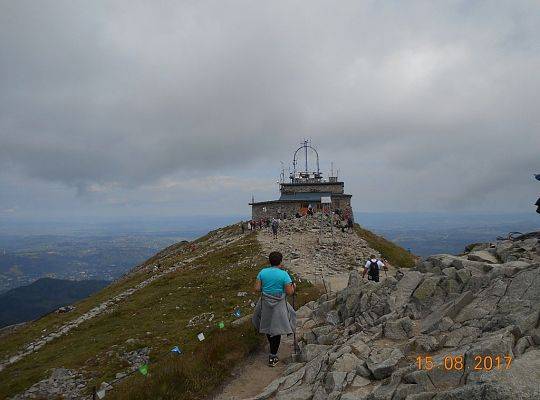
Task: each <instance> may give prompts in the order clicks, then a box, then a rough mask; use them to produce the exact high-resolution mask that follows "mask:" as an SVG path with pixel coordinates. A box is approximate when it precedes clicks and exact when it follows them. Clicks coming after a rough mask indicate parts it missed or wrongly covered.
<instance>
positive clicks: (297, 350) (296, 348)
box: [292, 285, 301, 362]
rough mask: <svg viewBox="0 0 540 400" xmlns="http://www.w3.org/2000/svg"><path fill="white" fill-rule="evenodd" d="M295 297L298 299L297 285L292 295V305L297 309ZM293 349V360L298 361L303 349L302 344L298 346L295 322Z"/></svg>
mask: <svg viewBox="0 0 540 400" xmlns="http://www.w3.org/2000/svg"><path fill="white" fill-rule="evenodd" d="M295 299H296V285H294V292H293V295H292V307H293V310H295V311H296V309H295V307H296V305H295ZM293 350H294V353H293V360H294V362H298V361H299V358H300V354H301V351H300V346H298V340H296V324H294V329H293Z"/></svg>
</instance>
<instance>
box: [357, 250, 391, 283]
mask: <svg viewBox="0 0 540 400" xmlns="http://www.w3.org/2000/svg"><path fill="white" fill-rule="evenodd" d="M381 268H383V269H384V270H385V271H388V267H387V266H386V264H385V263H383V262H382V261H381V260H379V259H377V257H375V256H374V255H372V256H371V257H369V260H367V262H366V265H364V272H363V273H362V279H364V276H366V273H367V274H368V280H370V281H374V282H379V272H380V270H381Z"/></svg>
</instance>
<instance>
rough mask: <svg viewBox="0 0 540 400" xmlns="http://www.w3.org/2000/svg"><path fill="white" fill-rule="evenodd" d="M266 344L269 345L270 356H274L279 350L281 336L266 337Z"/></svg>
mask: <svg viewBox="0 0 540 400" xmlns="http://www.w3.org/2000/svg"><path fill="white" fill-rule="evenodd" d="M266 337H267V338H268V343H270V354H273V355H276V354H277V352H278V350H279V343H280V342H281V335H276V336H270V335H266Z"/></svg>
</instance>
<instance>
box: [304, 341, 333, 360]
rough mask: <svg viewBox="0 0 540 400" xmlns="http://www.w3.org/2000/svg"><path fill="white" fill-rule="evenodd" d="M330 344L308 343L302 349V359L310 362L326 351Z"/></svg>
mask: <svg viewBox="0 0 540 400" xmlns="http://www.w3.org/2000/svg"><path fill="white" fill-rule="evenodd" d="M329 347H330V346H328V345H322V344H308V345H306V346H304V348H303V349H302V359H303V361H304V362H309V361H311V360H313V359H314V358H315V357H317V356H318V355H319V354H321V353H322V352H324V351H326V350H327V349H328V348H329Z"/></svg>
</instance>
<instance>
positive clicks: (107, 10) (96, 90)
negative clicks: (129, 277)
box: [0, 1, 540, 212]
mask: <svg viewBox="0 0 540 400" xmlns="http://www.w3.org/2000/svg"><path fill="white" fill-rule="evenodd" d="M538 43H540V5H539V4H538V2H535V1H516V2H503V1H500V2H499V1H495V2H489V3H486V2H470V1H447V2H436V3H435V2H426V1H413V2H376V1H364V2H358V1H343V2H339V3H335V2H328V1H277V2H270V3H268V4H262V3H260V2H251V1H233V2H230V3H227V4H225V3H223V2H221V1H183V2H172V1H171V2H168V1H164V2H138V1H129V2H128V1H114V2H91V3H88V2H78V1H44V2H39V3H36V2H31V1H17V2H10V3H8V2H5V3H3V5H2V12H1V13H0V53H1V54H2V56H1V57H0V87H1V89H2V90H1V92H0V144H1V145H0V168H1V170H2V172H1V174H0V187H3V189H4V190H2V192H4V194H3V195H2V194H0V209H10V210H11V209H14V207H15V206H16V205H17V203H24V204H26V209H27V210H29V209H31V208H32V207H33V206H35V203H34V200H32V199H35V197H36V196H37V197H38V198H39V197H40V196H42V197H43V198H46V199H47V201H50V202H52V203H54V204H57V205H59V207H60V208H65V206H68V207H70V206H73V207H74V208H77V207H80V212H84V209H87V208H88V207H97V205H96V204H98V205H99V207H101V206H103V205H104V204H110V202H111V201H112V202H113V203H114V204H124V205H126V204H129V205H131V206H132V207H133V211H134V212H135V211H136V210H137V207H139V206H141V204H143V203H144V204H146V206H145V207H150V208H151V207H156V209H159V207H160V205H159V202H158V203H156V204H154V203H153V202H152V201H151V200H149V199H148V197H161V196H163V197H164V198H168V199H170V201H171V202H172V203H174V202H178V203H179V204H180V205H181V207H182V210H183V212H187V211H190V210H197V209H198V204H199V203H200V199H201V198H205V195H204V194H200V198H199V197H198V196H199V194H198V193H200V190H199V188H200V187H204V185H206V187H207V188H208V187H214V188H215V190H217V191H218V192H219V193H220V195H222V196H223V198H226V199H228V201H229V206H230V209H231V212H242V211H244V212H247V204H246V203H247V201H248V200H249V199H250V197H251V194H252V193H256V195H257V196H263V197H265V196H266V197H271V196H272V195H273V192H274V191H275V187H274V188H272V184H273V182H275V180H276V178H277V176H278V173H279V168H280V166H279V161H280V160H283V161H286V162H290V158H291V156H292V151H294V149H295V148H296V147H297V145H298V143H299V141H300V140H301V139H302V138H304V137H309V138H311V139H312V141H313V143H314V145H316V146H317V148H318V149H319V152H320V154H321V157H322V158H323V161H324V163H323V165H324V166H325V168H328V164H329V162H330V161H334V162H335V163H336V165H337V166H338V167H340V170H341V172H342V176H343V177H344V178H345V179H346V185H347V186H346V187H347V189H348V190H349V191H350V192H351V193H352V194H353V195H354V196H355V197H354V201H355V206H356V207H357V208H359V209H363V210H372V211H381V210H393V211H400V210H401V211H412V210H415V211H420V210H465V211H471V210H472V211H478V210H497V211H520V210H527V209H528V207H530V203H531V202H534V201H535V198H534V199H533V197H535V196H536V193H538V191H539V188H538V185H537V184H536V183H535V181H534V180H533V179H532V178H531V177H532V174H533V173H539V172H540V134H539V131H540V113H538V104H539V100H540V98H539V97H540V95H539V93H540V77H539V75H538V73H537V71H538V70H540V46H539V44H538ZM164 182H169V185H167V184H164ZM171 182H176V184H171ZM15 187H16V188H17V189H16V190H15V189H14V188H15ZM21 187H22V188H23V189H21ZM30 187H31V188H30ZM24 188H26V189H24ZM6 191H9V192H10V194H6V193H5V192H6ZM152 191H153V192H152ZM15 193H16V195H15ZM149 193H153V194H154V196H152V195H149ZM201 193H202V192H201ZM28 197H31V199H28ZM107 210H108V211H107V212H114V210H113V209H107Z"/></svg>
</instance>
